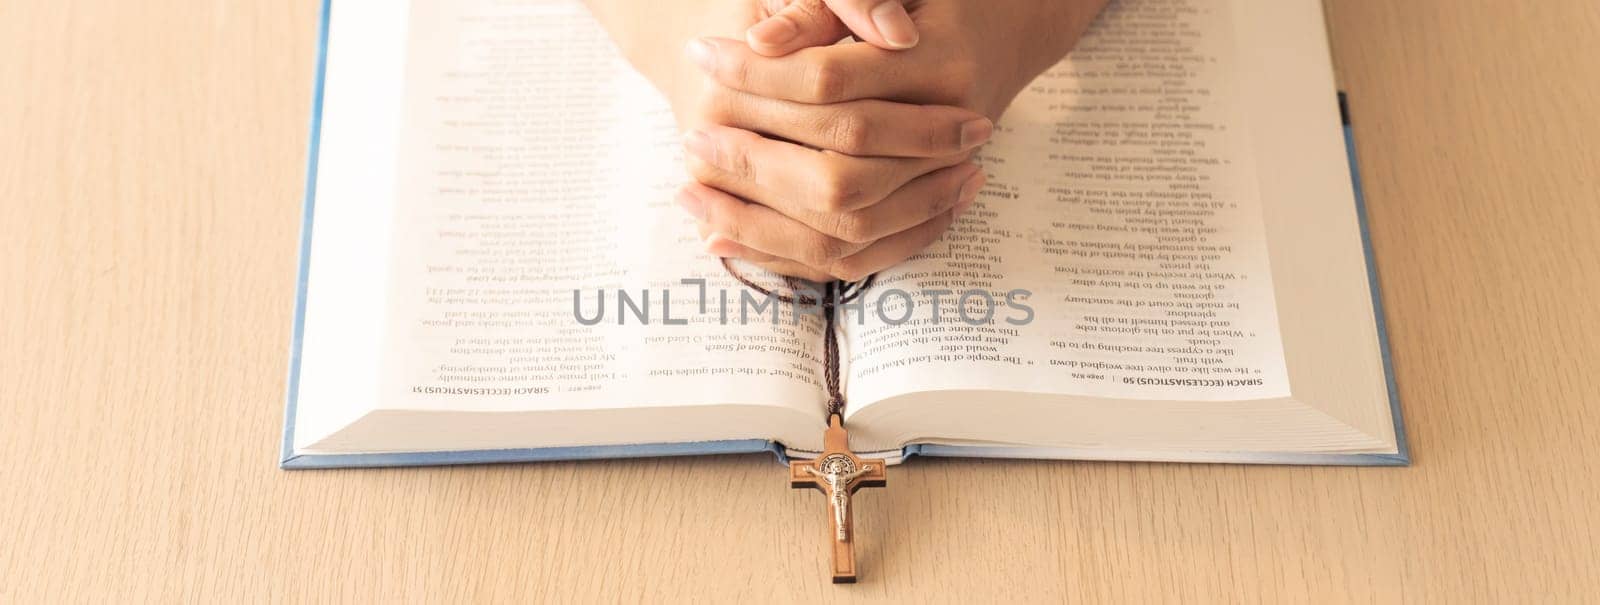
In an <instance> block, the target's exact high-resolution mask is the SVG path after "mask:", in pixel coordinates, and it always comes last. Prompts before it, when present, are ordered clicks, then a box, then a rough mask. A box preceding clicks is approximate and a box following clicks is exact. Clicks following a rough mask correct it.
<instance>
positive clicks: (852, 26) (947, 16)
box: [589, 0, 1106, 281]
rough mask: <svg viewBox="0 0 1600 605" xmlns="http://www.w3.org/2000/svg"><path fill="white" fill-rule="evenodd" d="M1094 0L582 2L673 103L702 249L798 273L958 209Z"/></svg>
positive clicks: (868, 260) (857, 255) (875, 263)
mask: <svg viewBox="0 0 1600 605" xmlns="http://www.w3.org/2000/svg"><path fill="white" fill-rule="evenodd" d="M1105 2H1106V0H907V1H905V2H904V3H902V2H901V1H900V0H826V1H824V0H790V1H785V0H589V4H590V8H591V10H593V11H594V13H595V15H596V17H597V18H598V19H599V20H600V21H601V23H602V24H604V26H605V27H606V29H607V30H608V31H609V32H610V34H611V36H612V38H613V40H614V41H615V42H616V43H617V46H618V47H619V48H620V49H621V50H622V52H623V54H624V55H625V56H626V57H627V58H628V60H629V61H630V62H631V63H632V64H633V65H634V66H635V67H636V68H637V69H639V70H640V72H641V73H643V74H644V75H645V76H646V77H647V78H649V79H650V80H651V81H652V82H653V83H654V84H655V85H656V86H657V87H658V88H660V89H661V90H662V92H663V93H665V94H666V96H667V98H668V100H669V102H670V103H671V105H672V109H673V113H674V115H675V116H676V118H677V121H678V124H679V127H680V128H681V129H682V130H683V132H684V148H685V151H686V153H685V157H686V159H687V164H688V171H689V174H690V175H692V176H693V177H694V181H695V182H693V183H691V184H689V185H687V186H685V187H684V188H683V189H682V190H681V191H680V192H679V194H678V198H677V201H678V203H679V205H681V206H682V207H683V208H684V209H685V210H686V211H687V212H689V214H691V215H693V216H694V218H695V219H696V221H697V222H698V225H699V230H700V236H701V238H702V239H703V240H704V241H705V242H706V249H707V251H709V252H710V253H712V254H715V255H717V256H721V257H727V258H738V259H741V260H744V261H746V262H750V263H753V264H755V265H758V266H761V267H763V268H766V269H768V270H771V271H774V272H777V273H781V274H784V275H793V276H797V277H803V278H807V279H811V280H815V281H824V280H830V279H845V280H856V279H861V278H863V277H865V276H867V275H869V274H871V273H874V272H877V271H880V270H882V269H885V268H888V267H890V266H893V265H894V264H896V263H899V262H900V261H902V260H905V259H906V258H908V257H910V256H912V255H914V254H916V253H917V252H919V251H921V250H922V249H923V248H925V247H926V246H927V245H929V244H931V243H933V242H934V241H935V240H937V239H938V238H939V236H940V235H941V234H943V233H944V231H945V230H946V229H947V228H948V227H949V226H950V224H951V223H952V222H953V221H954V220H955V219H956V217H958V216H960V215H961V214H962V213H963V212H965V211H967V210H968V209H969V208H971V207H972V205H973V203H974V201H975V200H976V198H977V195H978V190H979V189H980V188H981V187H982V186H983V184H984V179H985V177H984V174H983V171H982V170H981V169H980V168H979V167H978V166H977V165H976V164H975V163H973V161H972V156H973V154H974V153H975V152H976V150H977V149H978V148H979V147H980V146H981V145H983V143H984V142H986V141H988V140H989V138H990V136H991V135H992V133H993V131H994V122H993V121H994V120H996V119H998V118H999V116H1000V114H1001V113H1003V112H1004V111H1005V108H1006V106H1007V105H1009V104H1010V103H1011V100H1012V99H1013V98H1015V97H1016V95H1017V94H1018V93H1020V92H1021V91H1022V90H1023V89H1024V88H1025V87H1026V86H1027V85H1028V83H1029V82H1031V81H1032V80H1033V79H1034V77H1036V76H1037V75H1038V74H1040V73H1041V72H1043V71H1044V70H1045V69H1047V68H1049V67H1050V66H1051V65H1054V64H1055V63H1056V62H1057V61H1059V60H1060V59H1061V58H1062V57H1063V56H1065V55H1066V53H1067V52H1068V51H1069V50H1071V48H1072V46H1073V45H1074V44H1075V43H1076V42H1077V40H1078V37H1079V36H1080V35H1081V34H1082V32H1083V31H1084V29H1085V28H1087V27H1088V25H1089V23H1090V22H1091V21H1092V20H1093V18H1094V16H1095V14H1096V13H1098V12H1099V10H1100V8H1102V7H1103V6H1104V4H1105ZM846 36H853V37H854V39H856V40H860V41H859V42H844V43H838V44H835V42H836V41H838V40H840V39H842V38H844V37H846ZM997 211H1003V209H997Z"/></svg>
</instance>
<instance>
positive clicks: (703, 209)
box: [677, 183, 867, 267]
mask: <svg viewBox="0 0 1600 605" xmlns="http://www.w3.org/2000/svg"><path fill="white" fill-rule="evenodd" d="M677 201H678V204H679V205H681V206H683V207H684V210H686V211H688V212H689V214H691V215H693V216H694V217H695V218H696V219H698V220H699V221H700V222H702V223H705V224H706V226H707V228H708V230H709V231H708V232H709V234H710V235H708V236H707V239H708V241H709V240H710V238H712V237H719V236H720V237H722V238H726V239H729V240H733V241H734V242H735V243H738V244H740V245H743V246H745V247H747V248H751V249H754V250H756V251H759V252H762V253H765V254H769V255H772V256H777V257H782V258H787V259H790V260H793V261H797V262H800V263H803V264H806V265H809V266H811V267H826V266H828V265H829V264H831V263H833V262H834V261H837V260H839V259H841V258H844V257H846V256H850V255H852V254H855V253H856V252H860V251H861V250H863V249H865V248H866V247H867V244H857V243H852V242H847V241H844V240H841V239H838V238H835V237H829V236H827V235H824V234H822V233H820V232H818V231H817V230H815V229H812V228H810V227H807V226H805V225H803V224H801V223H800V222H799V221H796V220H794V219H792V218H789V217H787V216H784V215H783V214H780V213H779V212H778V211H776V210H773V209H771V208H768V207H766V206H762V205H761V204H752V203H750V202H746V201H744V200H742V199H739V198H737V197H734V196H732V195H729V194H727V193H725V192H723V191H720V190H717V189H714V188H711V187H707V186H705V185H701V184H699V183H691V184H689V185H686V186H684V187H683V188H682V189H681V190H679V192H678V198H677Z"/></svg>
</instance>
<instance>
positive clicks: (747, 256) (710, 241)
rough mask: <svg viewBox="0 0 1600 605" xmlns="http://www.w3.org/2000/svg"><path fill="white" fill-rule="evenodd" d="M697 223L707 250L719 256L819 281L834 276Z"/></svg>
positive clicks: (778, 272) (782, 273) (774, 271)
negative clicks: (749, 245) (725, 235)
mask: <svg viewBox="0 0 1600 605" xmlns="http://www.w3.org/2000/svg"><path fill="white" fill-rule="evenodd" d="M696 225H697V226H698V228H699V229H700V239H701V240H703V241H704V242H705V243H706V252H707V253H708V254H710V255H712V256H715V257H717V258H733V259H738V260H742V261H744V262H747V263H750V264H752V265H755V266H757V267H760V268H762V269H765V270H767V271H771V272H773V273H777V274H779V275H790V276H793V277H798V278H801V279H808V280H811V281H814V282H818V283H821V282H825V281H829V280H831V279H833V276H831V275H828V274H827V273H824V272H822V271H819V270H817V269H813V268H811V267H808V266H806V265H804V264H802V263H797V262H795V261H792V260H789V259H787V258H778V257H776V256H773V255H771V254H767V253H765V252H762V251H760V250H756V249H754V248H750V247H748V246H745V245H743V244H740V243H738V242H735V241H733V240H731V239H728V238H726V237H723V236H722V235H720V234H717V233H713V232H712V231H711V226H710V225H708V224H706V223H704V222H701V223H697V224H696Z"/></svg>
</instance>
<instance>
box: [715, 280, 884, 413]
mask: <svg viewBox="0 0 1600 605" xmlns="http://www.w3.org/2000/svg"><path fill="white" fill-rule="evenodd" d="M722 268H723V269H724V270H726V271H727V272H728V275H732V276H733V278H734V279H737V280H739V283H741V284H744V285H745V287H747V288H750V289H751V290H755V291H756V292H760V293H761V295H762V296H770V297H772V298H776V299H778V300H779V301H781V302H784V303H786V304H801V305H805V306H808V307H809V306H811V305H821V306H822V321H823V327H822V331H823V337H822V366H823V378H824V380H825V381H826V382H827V386H828V415H830V416H831V415H833V414H841V416H840V417H841V418H843V416H842V414H843V413H844V392H843V391H842V390H840V388H839V364H840V362H839V332H838V329H837V326H836V324H837V322H838V318H837V317H836V316H835V313H836V312H837V309H838V306H839V305H842V304H847V303H850V302H852V301H854V300H855V299H857V298H860V297H861V294H862V293H863V292H866V290H867V288H870V287H872V281H873V280H874V279H876V278H877V277H878V276H877V275H868V276H867V278H866V279H864V280H861V281H858V282H847V281H838V280H835V281H830V282H828V283H825V284H822V299H821V300H817V299H816V298H815V297H813V296H809V295H807V294H805V293H804V291H807V290H810V289H809V288H806V287H805V285H804V284H803V283H802V282H801V280H800V279H799V278H795V277H789V276H787V275H786V276H784V278H783V283H784V285H786V286H788V287H789V292H790V294H784V293H782V292H774V291H772V290H771V289H769V288H766V287H763V286H762V285H761V284H758V283H755V282H754V281H751V280H750V278H747V277H745V276H744V274H742V273H739V271H738V270H736V269H734V268H733V263H731V262H729V261H728V259H726V258H724V259H722ZM774 312H776V311H774Z"/></svg>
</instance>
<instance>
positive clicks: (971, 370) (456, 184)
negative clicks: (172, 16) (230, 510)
mask: <svg viewBox="0 0 1600 605" xmlns="http://www.w3.org/2000/svg"><path fill="white" fill-rule="evenodd" d="M324 19H325V23H324V30H323V32H324V33H323V36H324V38H323V51H322V58H321V61H322V63H321V66H320V68H319V72H318V86H317V91H318V93H317V95H318V96H317V104H316V109H315V116H316V118H315V122H314V125H313V136H312V156H311V172H310V178H309V182H308V193H307V202H306V210H305V234H304V241H303V251H302V266H301V276H300V280H301V282H300V286H301V287H300V299H299V307H298V309H297V323H296V328H295V342H294V344H293V348H294V355H293V359H292V363H291V376H290V380H289V382H290V384H289V391H288V399H289V402H288V413H287V423H286V430H285V435H284V444H283V465H284V466H285V467H286V468H310V467H329V466H379V465H406V464H449V463H468V462H501V461H523V460H542V459H567V458H596V457H622V456H651V455H675V454H710V453H732V452H752V451H761V450H771V451H774V452H777V453H778V454H779V455H780V456H784V455H790V456H797V457H811V456H814V455H815V454H816V453H817V452H818V451H819V450H820V449H821V447H822V443H821V434H822V429H823V428H824V427H825V426H826V424H827V415H826V411H825V410H826V398H827V396H826V394H825V390H824V388H823V384H824V373H825V372H826V368H824V364H823V355H822V347H823V332H822V326H823V322H822V320H821V318H820V317H819V314H818V313H817V312H816V311H815V310H808V309H805V308H800V307H797V306H795V305H786V304H783V303H781V302H777V301H772V300H770V299H766V298H764V297H762V296H760V295H759V294H757V293H755V292H753V291H752V290H750V289H749V288H746V287H745V286H743V285H741V284H739V283H738V282H736V281H734V280H733V279H731V278H730V277H729V276H728V275H727V274H726V273H725V272H724V271H723V268H722V266H721V265H720V264H719V263H718V261H717V259H715V258H713V257H711V256H709V255H707V254H706V253H705V252H704V251H703V244H702V243H701V242H700V240H699V238H698V237H697V235H696V231H695V228H694V225H693V222H692V219H690V218H689V217H687V216H685V215H684V214H683V213H682V212H680V211H679V210H678V209H677V208H676V207H675V206H674V205H673V203H672V197H673V192H674V190H675V188H676V187H677V186H678V185H680V184H681V183H683V182H684V181H685V180H686V179H687V178H688V177H687V175H686V173H685V171H684V169H683V167H682V157H681V152H680V144H679V140H680V139H679V134H678V131H677V128H676V126H675V124H674V121H673V119H672V114H671V112H670V109H669V108H668V106H667V105H666V102H665V100H664V99H663V98H662V97H661V96H660V95H659V93H658V92H657V91H656V90H655V89H654V88H652V87H651V86H650V84H649V83H648V82H646V81H645V80H644V79H643V78H642V77H641V76H639V75H638V74H637V73H635V72H634V71H633V70H632V69H631V68H630V67H629V65H628V64H627V63H626V62H625V61H624V60H623V59H622V58H621V56H620V55H619V54H618V53H617V51H616V50H615V48H614V46H613V45H612V42H611V41H610V40H609V39H608V38H607V36H606V34H605V32H604V31H602V30H601V28H600V27H599V25H598V24H597V23H595V22H594V20H593V19H592V18H591V17H590V16H589V14H588V13H587V12H586V10H585V8H584V7H583V6H582V5H581V4H579V3H577V2H575V1H560V0H410V1H409V2H393V1H379V0H334V1H333V2H331V4H330V5H329V6H328V7H327V9H326V10H325V11H324ZM1323 28H1324V24H1323V20H1322V13H1321V10H1320V6H1319V4H1318V3H1317V2H1315V1H1314V0H1289V1H1281V2H1244V1H1233V2H1210V1H1202V0H1120V1H1115V2H1113V3H1112V5H1111V6H1110V7H1109V8H1108V9H1107V10H1106V12H1105V13H1104V14H1102V15H1101V17H1100V18H1099V19H1098V21H1097V22H1096V23H1095V25H1094V26H1093V27H1092V28H1091V30H1090V32H1089V33H1088V34H1087V35H1086V37H1085V38H1084V39H1083V40H1082V42H1081V43H1080V44H1079V45H1078V47H1077V49H1076V50H1075V51H1074V52H1073V53H1072V54H1071V55H1069V56H1068V57H1067V58H1066V59H1065V60H1063V61H1062V62H1061V63H1060V64H1058V65H1057V66H1055V67H1054V68H1052V69H1051V70H1049V71H1048V72H1046V73H1045V74H1043V75H1042V76H1040V77H1039V78H1038V79H1037V80H1035V81H1034V82H1033V84H1032V85H1031V87H1030V88H1029V89H1028V90H1026V91H1024V92H1023V93H1022V94H1021V95H1020V96H1019V97H1018V98H1017V99H1016V101H1015V103H1014V104H1013V105H1012V106H1011V107H1010V109H1009V110H1008V111H1007V112H1006V113H1005V115H1004V117H1003V118H1002V119H1001V120H1000V122H999V123H998V126H997V128H996V134H995V136H994V138H993V139H992V140H991V142H990V143H989V144H988V145H986V146H985V147H984V148H983V149H982V150H981V152H980V154H979V161H980V163H981V164H982V165H983V167H984V170H985V171H986V172H987V174H988V176H989V184H988V185H987V186H986V187H985V189H984V190H983V191H982V192H981V194H980V195H979V198H978V202H977V205H976V206H975V208H974V209H973V210H972V211H971V212H969V213H967V214H966V215H964V216H963V217H961V219H960V220H959V221H958V222H957V223H956V224H955V225H954V226H953V227H952V228H951V229H950V231H949V232H948V233H946V234H945V235H944V236H943V238H942V239H941V240H940V241H939V242H938V243H936V244H935V245H934V246H932V247H931V248H929V249H928V250H926V251H924V252H922V253H921V254H919V255H917V256H916V257H914V258H912V259H910V260H909V261H907V262H905V263H902V264H901V265H899V266H897V267H894V268H893V269H891V270H889V271H886V272H883V273H881V274H879V275H878V276H877V278H876V282H875V283H874V284H873V286H872V287H871V288H868V289H867V290H865V291H864V292H863V293H862V294H861V296H860V297H859V298H858V299H857V300H856V301H855V302H853V303H852V304H851V305H847V306H844V307H841V308H840V309H838V313H839V315H837V316H836V317H837V321H838V337H839V342H840V347H841V350H842V352H843V353H842V356H841V359H840V364H839V368H838V370H839V372H840V380H841V382H842V384H843V387H842V388H843V391H844V393H845V395H846V399H847V401H848V405H847V407H846V408H845V410H844V417H845V419H846V422H847V423H848V425H849V427H850V439H851V446H852V447H853V449H854V450H855V451H857V452H861V453H862V454H863V455H870V456H873V457H875V458H884V459H887V460H889V461H890V462H896V461H899V460H903V459H904V458H905V457H907V456H911V455H939V456H994V457H1031V458H1073V459H1116V460H1171V461H1196V462H1201V461H1205V462H1261V463H1311V464H1324V463H1325V464H1404V463H1406V461H1407V453H1406V447H1405V440H1404V434H1403V431H1402V429H1401V424H1400V415H1399V411H1398V408H1397V407H1396V404H1395V401H1394V389H1393V385H1392V379H1391V374H1390V372H1389V369H1388V364H1387V354H1386V352H1385V343H1384V334H1383V329H1382V314H1381V310H1380V309H1379V308H1378V298H1377V296H1376V292H1377V290H1376V283H1375V277H1374V274H1373V272H1372V268H1371V266H1370V262H1369V258H1370V252H1369V251H1368V249H1367V245H1366V238H1365V235H1364V229H1363V222H1362V221H1363V218H1362V215H1363V212H1362V210H1361V208H1360V202H1359V197H1358V187H1357V186H1355V185H1354V184H1353V179H1352V172H1353V163H1351V162H1349V161H1348V160H1347V158H1348V156H1347V153H1348V152H1347V145H1348V139H1347V129H1346V128H1344V127H1343V126H1342V121H1341V111H1340V107H1339V102H1338V99H1337V94H1336V91H1335V86H1334V79H1333V73H1332V69H1331V67H1330V61H1329V57H1328V52H1327V47H1326V45H1327V40H1326V36H1325V33H1324V30H1323ZM752 270H753V269H752Z"/></svg>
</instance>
